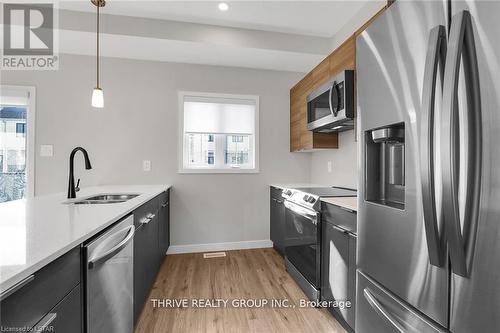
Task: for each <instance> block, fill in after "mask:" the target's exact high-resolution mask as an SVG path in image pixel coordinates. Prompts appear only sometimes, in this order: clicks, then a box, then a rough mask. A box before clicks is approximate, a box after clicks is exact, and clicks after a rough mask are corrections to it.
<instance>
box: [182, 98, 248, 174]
mask: <svg viewBox="0 0 500 333" xmlns="http://www.w3.org/2000/svg"><path fill="white" fill-rule="evenodd" d="M180 96H181V97H180V98H182V103H181V105H182V110H181V112H182V118H181V119H183V124H182V126H183V129H182V133H183V139H182V142H183V145H182V151H181V158H182V166H181V170H194V171H195V172H196V170H200V171H201V172H210V170H216V171H217V172H239V171H238V170H242V171H241V172H245V170H246V171H248V170H250V171H257V169H258V166H257V160H256V158H255V156H257V148H258V147H257V144H256V142H258V138H257V134H258V132H257V122H256V120H257V119H258V98H257V97H250V96H249V97H248V98H247V97H243V98H242V97H237V96H234V97H233V96H228V95H224V96H220V97H219V96H216V95H207V94H200V96H197V95H196V94H189V95H188V94H183V93H181V95H180Z"/></svg>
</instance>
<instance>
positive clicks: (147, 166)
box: [142, 160, 151, 171]
mask: <svg viewBox="0 0 500 333" xmlns="http://www.w3.org/2000/svg"><path fill="white" fill-rule="evenodd" d="M142 170H143V171H151V161H150V160H144V161H142Z"/></svg>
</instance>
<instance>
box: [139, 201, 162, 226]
mask: <svg viewBox="0 0 500 333" xmlns="http://www.w3.org/2000/svg"><path fill="white" fill-rule="evenodd" d="M159 198H160V196H157V197H156V198H154V199H151V200H149V201H148V202H146V203H145V204H144V205H142V206H141V207H139V208H137V209H136V210H135V211H134V225H135V226H136V228H137V227H138V226H139V225H141V220H142V219H144V218H147V216H148V215H149V214H157V212H158V207H159V206H160V205H159Z"/></svg>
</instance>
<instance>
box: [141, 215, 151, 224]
mask: <svg viewBox="0 0 500 333" xmlns="http://www.w3.org/2000/svg"><path fill="white" fill-rule="evenodd" d="M150 221H151V219H150V218H148V217H143V218H142V219H140V221H139V222H140V223H141V224H148V223H149V222H150Z"/></svg>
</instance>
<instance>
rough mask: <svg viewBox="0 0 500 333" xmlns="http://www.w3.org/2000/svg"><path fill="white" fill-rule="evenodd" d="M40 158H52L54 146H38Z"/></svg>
mask: <svg viewBox="0 0 500 333" xmlns="http://www.w3.org/2000/svg"><path fill="white" fill-rule="evenodd" d="M40 156H42V157H52V156H54V146H52V145H40Z"/></svg>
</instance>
